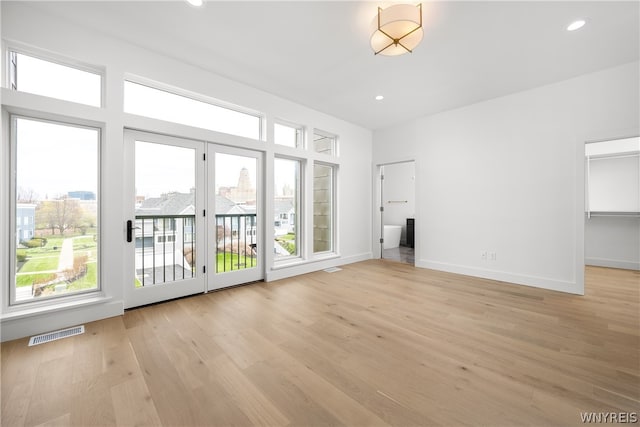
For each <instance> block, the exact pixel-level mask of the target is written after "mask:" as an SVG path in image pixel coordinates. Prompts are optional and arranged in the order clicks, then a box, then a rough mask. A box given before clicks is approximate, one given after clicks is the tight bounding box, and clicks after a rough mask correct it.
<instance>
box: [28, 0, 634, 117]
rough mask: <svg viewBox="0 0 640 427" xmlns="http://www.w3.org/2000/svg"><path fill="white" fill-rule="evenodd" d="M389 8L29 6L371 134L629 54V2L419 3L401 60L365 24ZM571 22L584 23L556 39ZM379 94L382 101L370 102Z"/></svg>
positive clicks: (341, 4) (325, 4)
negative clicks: (416, 32) (381, 50)
mask: <svg viewBox="0 0 640 427" xmlns="http://www.w3.org/2000/svg"><path fill="white" fill-rule="evenodd" d="M409 3H410V2H409ZM389 4H391V3H388V2H386V3H384V2H364V1H360V2H346V1H337V2H332V1H316V2H311V1H288V2H270V1H258V2H247V1H230V2H220V1H208V2H206V3H205V5H204V6H203V7H201V8H195V7H193V6H190V5H189V4H187V3H186V2H184V1H161V2H150V1H136V2H132V1H106V2H96V1H87V2H78V1H72V2H55V1H54V2H44V3H38V4H34V7H42V8H45V9H47V10H48V11H49V12H50V13H52V14H54V15H58V16H61V17H62V16H64V17H66V18H68V19H70V20H72V21H75V22H78V23H80V24H82V25H85V26H89V27H91V28H94V29H96V30H98V31H102V32H104V33H107V34H109V35H111V36H113V37H117V38H121V39H124V40H127V41H129V42H132V43H135V44H136V45H139V46H142V47H145V48H148V49H151V50H154V51H156V52H160V53H163V54H166V55H169V56H172V57H175V58H178V59H180V60H182V61H185V62H188V63H192V64H195V65H198V66H200V67H203V68H206V69H209V70H211V71H213V72H215V73H218V74H221V75H224V76H227V77H229V78H232V79H234V80H237V81H240V82H243V83H246V84H248V85H251V86H253V87H256V88H259V89H262V90H264V91H267V92H270V93H273V94H276V95H279V96H281V97H283V98H287V99H290V100H292V101H295V102H298V103H300V104H303V105H306V106H309V107H311V108H314V109H317V110H320V111H323V112H325V113H328V114H331V115H333V116H336V117H340V118H342V119H344V120H347V121H350V122H353V123H356V124H360V125H362V126H365V127H367V128H370V129H377V128H382V127H386V126H389V125H392V124H395V123H398V122H402V121H405V120H408V119H411V118H415V117H419V116H424V115H428V114H433V113H436V112H440V111H444V110H448V109H452V108H456V107H460V106H464V105H468V104H472V103H475V102H478V101H482V100H486V99H491V98H495V97H499V96H503V95H506V94H509V93H513V92H518V91H522V90H526V89H529V88H533V87H537V86H541V85H544V84H548V83H552V82H556V81H560V80H564V79H567V78H571V77H574V76H577V75H580V74H584V73H589V72H593V71H597V70H600V69H604V68H608V67H612V66H616V65H619V64H624V63H628V62H631V61H635V60H638V59H639V56H640V37H639V34H640V24H639V21H640V18H639V17H640V2H638V1H626V2H613V1H601V2H598V1H568V2H557V1H556V2H540V1H531V2H523V1H515V2H505V1H497V2H485V1H471V2H461V1H444V2H443V1H440V2H426V1H425V2H424V3H423V10H424V27H425V36H424V39H423V41H422V44H421V45H420V46H418V48H417V49H416V50H415V51H414V52H413V53H412V54H406V55H403V56H399V57H384V56H380V55H378V56H374V54H373V52H372V51H371V50H370V47H369V44H368V39H369V27H370V22H371V20H372V19H373V17H374V16H375V14H376V10H377V6H378V5H382V6H388V5H389ZM579 18H581V19H585V20H586V21H587V25H586V26H585V27H583V28H582V29H580V30H578V31H575V32H567V31H566V30H565V28H566V27H567V25H568V24H569V23H571V22H572V21H574V20H576V19H579ZM378 94H382V95H384V96H385V99H384V100H383V101H375V100H374V97H375V95H378ZM249 107H250V106H249Z"/></svg>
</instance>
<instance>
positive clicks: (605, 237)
mask: <svg viewBox="0 0 640 427" xmlns="http://www.w3.org/2000/svg"><path fill="white" fill-rule="evenodd" d="M584 239H585V263H586V264H587V265H597V266H600V267H613V268H625V269H628V270H640V218H637V217H636V218H629V217H612V216H592V217H591V218H589V219H587V220H586V227H585V236H584Z"/></svg>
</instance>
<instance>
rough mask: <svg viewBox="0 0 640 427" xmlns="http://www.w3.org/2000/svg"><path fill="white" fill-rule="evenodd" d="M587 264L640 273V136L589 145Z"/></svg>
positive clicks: (585, 240)
mask: <svg viewBox="0 0 640 427" xmlns="http://www.w3.org/2000/svg"><path fill="white" fill-rule="evenodd" d="M584 153H585V158H584V161H585V190H586V191H585V239H584V244H585V247H584V253H585V264H586V265H589V266H597V267H607V268H619V269H626V270H636V271H637V270H640V137H638V136H634V137H627V138H615V139H609V140H603V141H596V142H587V143H586V144H585V151H584Z"/></svg>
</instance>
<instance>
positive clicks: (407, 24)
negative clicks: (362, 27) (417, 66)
mask: <svg viewBox="0 0 640 427" xmlns="http://www.w3.org/2000/svg"><path fill="white" fill-rule="evenodd" d="M371 30H372V31H371V40H370V42H371V48H372V49H373V51H374V52H375V53H376V54H380V55H386V56H395V55H402V54H403V53H407V52H410V51H413V49H414V48H415V47H416V46H418V44H419V43H420V41H422V37H423V35H424V31H423V29H422V7H421V5H418V6H413V5H409V4H397V5H394V6H391V7H388V8H386V9H379V11H378V15H376V16H375V17H374V18H373V21H372V22H371Z"/></svg>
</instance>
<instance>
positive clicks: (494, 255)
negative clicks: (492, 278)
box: [489, 252, 496, 261]
mask: <svg viewBox="0 0 640 427" xmlns="http://www.w3.org/2000/svg"><path fill="white" fill-rule="evenodd" d="M489 259H491V261H495V260H496V253H495V252H489Z"/></svg>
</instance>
